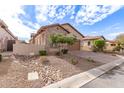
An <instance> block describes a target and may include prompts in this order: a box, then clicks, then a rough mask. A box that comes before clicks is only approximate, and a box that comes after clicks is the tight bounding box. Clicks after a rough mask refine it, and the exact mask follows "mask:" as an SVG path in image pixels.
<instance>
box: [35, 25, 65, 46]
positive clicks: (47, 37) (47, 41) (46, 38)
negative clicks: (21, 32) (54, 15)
mask: <svg viewBox="0 0 124 93" xmlns="http://www.w3.org/2000/svg"><path fill="white" fill-rule="evenodd" d="M57 33H62V34H67V32H66V31H64V30H63V29H62V28H60V27H59V26H55V27H50V28H47V29H46V30H45V31H43V32H42V33H40V34H39V35H37V36H36V37H35V44H36V45H42V46H45V47H46V48H48V47H49V44H50V35H52V34H57ZM43 34H44V37H43ZM43 41H44V42H43Z"/></svg>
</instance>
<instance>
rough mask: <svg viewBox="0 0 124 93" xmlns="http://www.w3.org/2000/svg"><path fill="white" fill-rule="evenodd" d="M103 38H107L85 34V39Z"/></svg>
mask: <svg viewBox="0 0 124 93" xmlns="http://www.w3.org/2000/svg"><path fill="white" fill-rule="evenodd" d="M101 38H103V39H104V40H105V38H104V37H103V36H85V37H84V38H83V40H95V39H101Z"/></svg>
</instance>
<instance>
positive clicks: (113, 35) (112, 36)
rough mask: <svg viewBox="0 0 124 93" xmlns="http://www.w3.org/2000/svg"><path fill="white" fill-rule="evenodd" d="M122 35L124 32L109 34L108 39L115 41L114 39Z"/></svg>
mask: <svg viewBox="0 0 124 93" xmlns="http://www.w3.org/2000/svg"><path fill="white" fill-rule="evenodd" d="M120 34H124V32H123V31H120V32H119V31H118V32H113V33H110V34H107V35H106V37H108V38H109V39H113V38H116V36H118V35H120Z"/></svg>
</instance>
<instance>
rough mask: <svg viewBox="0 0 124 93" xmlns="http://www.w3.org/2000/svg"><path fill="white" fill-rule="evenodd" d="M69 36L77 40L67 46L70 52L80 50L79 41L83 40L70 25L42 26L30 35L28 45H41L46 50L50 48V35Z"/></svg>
mask: <svg viewBox="0 0 124 93" xmlns="http://www.w3.org/2000/svg"><path fill="white" fill-rule="evenodd" d="M57 33H58V34H60V33H61V34H64V35H67V34H71V35H73V36H75V37H76V38H77V42H76V43H75V44H73V45H72V46H69V49H70V50H80V41H81V40H82V39H83V38H84V36H83V35H82V34H81V33H80V32H79V31H78V30H76V29H75V28H74V27H73V26H72V25H71V24H69V23H65V24H51V25H47V26H42V27H41V28H40V29H39V30H38V31H37V33H36V34H31V39H30V41H29V42H30V43H32V44H36V45H42V46H44V47H45V48H46V49H49V48H50V47H51V42H50V40H49V39H50V38H49V37H50V35H52V34H57Z"/></svg>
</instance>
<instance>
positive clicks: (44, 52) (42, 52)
mask: <svg viewBox="0 0 124 93" xmlns="http://www.w3.org/2000/svg"><path fill="white" fill-rule="evenodd" d="M39 55H40V56H46V55H47V51H46V50H40V51H39Z"/></svg>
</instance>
